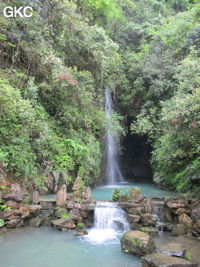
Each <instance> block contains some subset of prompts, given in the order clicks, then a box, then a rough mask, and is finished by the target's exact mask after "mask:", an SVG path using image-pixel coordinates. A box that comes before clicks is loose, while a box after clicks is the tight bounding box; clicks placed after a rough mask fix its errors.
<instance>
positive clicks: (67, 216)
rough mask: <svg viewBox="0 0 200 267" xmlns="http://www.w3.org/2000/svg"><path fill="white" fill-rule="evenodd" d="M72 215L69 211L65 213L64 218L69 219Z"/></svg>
mask: <svg viewBox="0 0 200 267" xmlns="http://www.w3.org/2000/svg"><path fill="white" fill-rule="evenodd" d="M70 217H71V214H69V213H64V214H63V215H62V219H69V218H70Z"/></svg>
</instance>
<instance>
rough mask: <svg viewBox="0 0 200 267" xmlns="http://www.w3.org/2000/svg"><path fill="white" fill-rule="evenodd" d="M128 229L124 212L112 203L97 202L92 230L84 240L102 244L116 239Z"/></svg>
mask: <svg viewBox="0 0 200 267" xmlns="http://www.w3.org/2000/svg"><path fill="white" fill-rule="evenodd" d="M129 229H130V227H129V223H128V221H127V219H126V214H125V212H124V211H123V210H122V209H121V208H120V207H118V205H117V203H113V202H98V203H97V204H96V208H95V212H94V228H92V229H91V230H90V231H89V233H88V235H87V236H86V237H85V238H86V240H88V241H90V242H93V243H103V242H105V241H107V240H112V239H117V237H118V235H119V234H121V233H123V232H124V231H128V230H129Z"/></svg>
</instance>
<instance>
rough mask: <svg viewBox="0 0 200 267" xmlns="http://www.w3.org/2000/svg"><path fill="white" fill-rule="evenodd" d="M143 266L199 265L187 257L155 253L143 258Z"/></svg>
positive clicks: (194, 266) (190, 266)
mask: <svg viewBox="0 0 200 267" xmlns="http://www.w3.org/2000/svg"><path fill="white" fill-rule="evenodd" d="M142 267H198V264H197V263H193V262H191V261H188V260H186V259H182V258H178V257H173V256H169V255H166V254H160V253H155V254H151V255H147V256H145V257H143V258H142Z"/></svg>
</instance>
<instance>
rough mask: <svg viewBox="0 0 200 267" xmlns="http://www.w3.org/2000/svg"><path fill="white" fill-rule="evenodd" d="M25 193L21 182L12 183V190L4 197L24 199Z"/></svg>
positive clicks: (17, 199)
mask: <svg viewBox="0 0 200 267" xmlns="http://www.w3.org/2000/svg"><path fill="white" fill-rule="evenodd" d="M24 197H25V195H24V193H23V191H22V189H21V187H20V185H19V184H10V192H9V193H8V194H6V195H4V197H3V198H4V199H6V200H15V201H19V202H20V201H22V200H23V199H24Z"/></svg>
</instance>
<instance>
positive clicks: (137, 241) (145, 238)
mask: <svg viewBox="0 0 200 267" xmlns="http://www.w3.org/2000/svg"><path fill="white" fill-rule="evenodd" d="M121 247H122V250H123V251H125V252H129V253H132V254H134V255H137V256H144V255H147V254H151V253H153V252H154V251H155V245H154V242H153V240H152V238H151V237H150V235H149V234H147V233H144V232H142V231H130V232H126V233H125V234H124V235H123V236H122V238H121Z"/></svg>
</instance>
